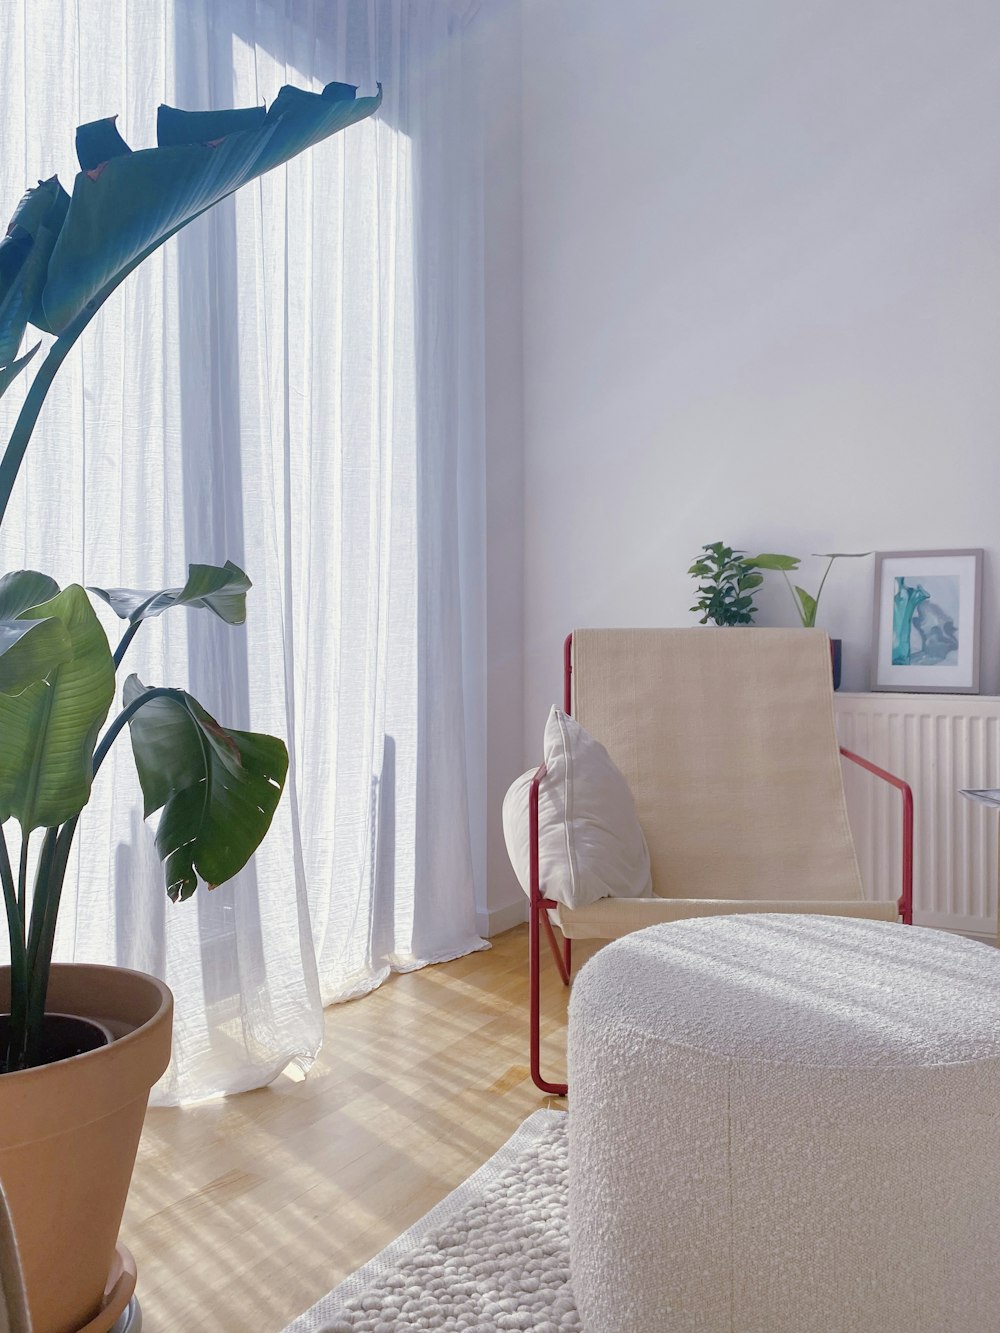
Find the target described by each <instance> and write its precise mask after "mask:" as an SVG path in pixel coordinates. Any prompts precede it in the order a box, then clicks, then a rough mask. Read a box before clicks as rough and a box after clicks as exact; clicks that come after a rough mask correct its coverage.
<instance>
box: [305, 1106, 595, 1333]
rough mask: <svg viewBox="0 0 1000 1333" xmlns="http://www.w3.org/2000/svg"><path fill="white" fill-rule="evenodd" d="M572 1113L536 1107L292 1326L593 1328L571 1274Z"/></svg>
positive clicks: (550, 1331)
mask: <svg viewBox="0 0 1000 1333" xmlns="http://www.w3.org/2000/svg"><path fill="white" fill-rule="evenodd" d="M566 1118H567V1117H566V1113H565V1112H564V1111H536V1112H535V1113H534V1115H532V1116H529V1118H528V1119H527V1120H526V1121H525V1122H524V1124H523V1125H522V1126H521V1128H520V1129H519V1130H518V1131H517V1133H516V1134H515V1135H514V1136H513V1138H511V1139H509V1140H508V1141H507V1143H506V1144H504V1146H503V1147H502V1148H501V1149H500V1151H499V1152H498V1153H497V1154H496V1155H495V1156H494V1157H491V1158H490V1160H489V1161H488V1162H487V1163H486V1165H485V1166H482V1167H480V1168H479V1170H478V1171H477V1172H476V1173H475V1174H474V1175H472V1176H470V1177H469V1179H468V1180H466V1181H465V1182H464V1183H463V1184H461V1185H459V1187H458V1189H456V1190H454V1191H453V1192H452V1193H451V1194H449V1195H448V1197H447V1198H446V1199H444V1200H443V1201H442V1202H441V1203H440V1204H438V1206H437V1207H436V1208H433V1209H432V1210H431V1211H430V1212H429V1213H427V1214H426V1216H425V1217H423V1218H421V1220H420V1221H419V1222H417V1223H416V1225H415V1226H413V1227H411V1228H410V1229H409V1231H407V1232H404V1234H403V1235H402V1236H400V1237H399V1239H398V1240H395V1241H393V1243H392V1244H391V1245H389V1246H388V1247H387V1248H386V1249H384V1250H383V1251H382V1252H381V1254H378V1255H376V1256H375V1258H374V1259H372V1260H371V1261H370V1262H369V1263H367V1264H365V1265H364V1267H363V1268H359V1269H358V1271H357V1272H356V1273H354V1274H353V1275H352V1276H351V1277H349V1278H347V1279H346V1280H345V1281H344V1282H342V1283H341V1284H340V1285H339V1286H338V1287H335V1288H334V1290H333V1291H331V1292H330V1294H329V1295H328V1296H324V1297H323V1299H322V1300H320V1301H318V1302H317V1304H316V1305H314V1306H313V1307H312V1309H311V1310H307V1311H306V1313H305V1314H304V1315H301V1316H300V1317H299V1318H298V1319H296V1320H295V1322H294V1323H292V1324H290V1325H289V1326H288V1328H287V1329H286V1330H285V1333H409V1330H417V1329H420V1330H424V1329H426V1330H429V1331H431V1333H506V1330H516V1329H530V1330H531V1333H581V1329H582V1325H581V1323H580V1318H579V1316H578V1315H577V1312H576V1306H575V1304H574V1302H573V1294H572V1291H571V1289H570V1284H569V1235H568V1224H567V1208H566V1201H567V1184H568V1173H567V1157H566Z"/></svg>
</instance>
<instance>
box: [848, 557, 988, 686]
mask: <svg viewBox="0 0 1000 1333" xmlns="http://www.w3.org/2000/svg"><path fill="white" fill-rule="evenodd" d="M982 578H983V553H982V551H878V552H876V555H875V631H874V636H873V637H874V644H875V653H874V666H873V668H872V682H871V687H872V689H873V690H896V691H897V692H899V693H902V694H910V693H934V694H978V692H979V600H980V588H981V585H982Z"/></svg>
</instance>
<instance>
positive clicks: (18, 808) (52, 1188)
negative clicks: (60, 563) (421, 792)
mask: <svg viewBox="0 0 1000 1333" xmlns="http://www.w3.org/2000/svg"><path fill="white" fill-rule="evenodd" d="M380 98H381V90H379V96H378V97H374V98H366V99H355V97H354V89H353V88H352V87H350V86H348V85H344V84H331V85H329V86H328V87H327V88H325V89H324V90H323V92H322V93H321V94H319V93H316V94H314V93H308V92H303V91H301V90H299V89H295V88H283V89H282V90H281V91H280V93H279V94H278V96H277V98H276V99H275V101H274V103H273V104H272V105H271V107H270V108H269V109H267V110H265V109H264V108H263V107H253V108H249V109H247V110H239V111H221V112H214V113H188V112H182V111H176V110H173V109H171V108H169V107H161V108H160V112H159V116H158V125H157V131H158V132H157V137H158V141H159V147H157V148H155V149H148V150H145V151H142V152H135V153H133V152H131V151H130V150H129V148H128V146H127V145H126V144H125V143H124V141H123V140H122V138H121V136H120V135H119V134H118V131H117V129H116V128H115V124H114V119H113V118H112V119H108V120H102V121H97V122H94V123H92V124H90V125H84V126H81V127H80V129H79V130H78V131H77V151H78V156H79V159H80V166H81V171H80V174H79V176H78V177H77V180H76V185H75V188H74V191H73V197H72V199H70V198H69V196H68V195H67V194H66V193H65V191H64V190H63V189H62V187H61V186H60V184H59V182H58V181H57V180H56V179H55V178H53V179H51V180H48V181H44V182H41V183H40V184H39V185H38V187H37V188H36V189H32V190H29V191H28V193H27V194H26V195H25V196H24V198H23V199H22V200H21V202H20V204H19V205H18V207H17V210H16V211H15V213H14V217H13V219H12V221H11V224H10V227H9V229H8V232H7V235H6V237H5V238H4V239H3V240H2V241H0V393H3V392H5V391H6V390H7V389H8V388H9V387H10V385H11V383H13V381H14V379H15V378H16V377H17V376H18V375H19V374H20V373H21V372H22V371H24V370H25V368H26V367H27V366H28V365H29V363H30V362H31V361H32V359H33V357H34V356H35V354H36V352H37V351H38V345H37V344H36V346H35V347H33V348H32V349H31V350H30V351H28V352H27V353H26V354H25V355H22V356H19V355H18V354H19V351H20V347H21V342H22V339H23V336H24V333H25V330H26V327H27V325H28V323H29V322H30V323H32V324H34V325H35V326H36V327H38V328H40V329H42V330H43V331H44V332H48V333H51V334H53V335H54V341H53V342H52V344H51V345H50V347H49V349H48V352H47V355H46V356H45V359H44V360H43V361H42V362H41V364H40V365H39V367H38V369H37V372H36V374H35V376H34V379H33V382H32V384H31V386H30V388H29V390H28V392H27V394H26V396H25V399H24V405H23V407H22V409H21V412H20V414H19V416H18V418H17V421H16V424H15V426H14V429H13V432H12V434H11V437H10V441H9V443H8V445H7V448H6V451H5V453H4V455H3V458H2V460H0V521H2V518H3V514H4V512H5V511H6V508H7V504H8V502H9V500H10V496H11V492H12V490H13V487H14V483H15V481H16V478H17V474H18V470H19V468H20V465H21V462H22V460H23V458H24V455H25V451H26V449H27V447H28V444H29V442H30V439H31V434H32V430H33V428H34V425H35V423H36V421H37V419H38V414H39V412H40V410H41V407H42V404H43V402H44V400H45V395H46V393H47V391H48V389H49V387H50V385H51V383H52V381H53V378H54V376H55V374H56V372H57V371H58V369H59V366H60V365H61V364H62V361H63V359H64V358H65V356H66V353H67V352H68V350H69V348H70V347H71V346H72V345H73V343H74V342H75V341H76V340H77V338H78V337H79V336H80V334H81V333H82V332H83V330H84V329H85V328H86V326H87V324H89V322H90V320H91V319H92V318H93V317H94V315H95V313H96V312H97V310H98V309H99V308H100V306H101V305H102V304H103V303H104V301H105V300H106V299H107V298H108V296H109V295H110V294H111V293H112V292H113V291H114V289H115V288H116V287H117V286H118V285H119V283H121V282H122V281H123V280H124V278H125V277H127V275H128V274H129V273H130V272H131V271H132V269H133V268H135V267H136V266H137V265H138V264H139V263H141V262H142V260H143V259H145V258H146V257H147V256H148V255H149V254H151V253H152V252H153V251H154V250H155V249H157V248H158V247H159V246H160V245H162V244H163V242H164V241H166V240H167V239H168V238H169V237H170V236H171V235H173V234H174V232H176V231H178V230H179V229H180V228H181V227H183V226H185V225H186V224H187V223H188V222H190V221H192V220H193V219H194V218H195V217H197V216H199V214H201V213H203V212H204V211H205V210H206V209H208V208H210V207H212V205H213V204H215V203H216V202H218V201H219V200H220V199H222V198H224V197H225V196H227V195H229V194H231V193H233V191H235V190H236V189H237V188H238V187H239V186H240V185H242V184H244V183H245V182H246V181H248V180H251V179H253V178H254V177H255V176H258V175H261V174H262V173H263V172H265V171H268V170H270V169H271V168H272V167H274V166H278V165H280V164H281V163H282V162H285V161H287V160H288V159H289V158H291V157H293V156H294V155H295V154H297V153H298V152H300V151H302V150H303V149H305V148H308V147H310V146H311V145H312V144H315V143H317V142H319V141H320V140H321V139H323V138H326V137H328V136H329V135H331V134H333V133H335V132H336V131H337V130H340V129H343V128H345V127H346V126H348V125H350V124H353V123H354V122H356V121H358V120H361V119H363V118H364V117H365V116H368V115H371V114H372V112H374V111H375V109H376V108H377V106H378V104H379V101H380ZM249 587H250V581H249V579H248V578H247V576H246V575H245V574H244V573H243V571H242V570H241V569H239V568H237V566H235V565H233V564H232V563H229V562H227V563H226V564H225V565H224V566H209V565H198V564H193V565H190V566H189V569H188V576H187V579H186V581H185V582H184V583H183V585H181V586H178V587H172V588H161V589H144V590H134V589H127V588H110V589H98V588H95V589H92V590H91V591H92V593H93V594H94V595H95V596H97V597H99V598H101V599H102V600H103V601H105V602H106V603H108V605H110V607H111V608H112V609H113V610H114V611H115V613H116V614H117V615H118V616H119V617H120V618H121V619H122V620H123V621H124V626H125V627H124V632H123V634H122V636H121V640H120V642H119V643H118V644H117V646H116V648H115V649H114V650H113V651H112V648H111V646H110V644H109V642H108V639H107V636H106V635H105V632H104V630H103V628H102V626H101V623H100V621H99V620H98V618H97V616H96V614H95V612H94V608H93V606H92V605H91V602H90V598H89V597H88V595H87V592H86V591H85V590H84V589H83V588H82V587H80V586H78V585H70V586H69V587H66V588H59V587H58V585H57V584H56V583H55V581H54V580H53V579H51V578H49V577H48V576H47V575H46V574H44V573H39V572H37V571H32V570H19V571H16V572H13V573H10V574H8V575H6V576H5V577H3V578H2V579H0V738H2V739H0V889H2V893H3V899H4V906H5V912H6V920H7V929H8V938H9V943H10V959H11V961H10V965H9V967H6V968H4V969H0V1014H3V1015H4V1016H3V1017H2V1018H0V1183H2V1186H3V1190H4V1192H5V1194H6V1197H7V1202H8V1205H9V1208H10V1213H11V1217H12V1220H13V1228H14V1232H15V1235H16V1236H17V1241H18V1246H19V1249H20V1254H21V1261H22V1266H23V1270H24V1277H25V1285H26V1289H27V1303H28V1308H29V1311H30V1316H31V1320H32V1325H33V1328H34V1330H35V1333H73V1331H74V1330H78V1329H83V1328H84V1327H86V1329H87V1331H88V1333H99V1330H102V1329H106V1328H110V1327H111V1324H113V1323H114V1322H115V1320H116V1319H117V1317H118V1315H119V1314H121V1312H122V1310H123V1309H124V1308H125V1306H126V1304H127V1302H128V1299H129V1297H130V1295H131V1288H132V1287H133V1286H134V1270H133V1271H132V1273H131V1274H130V1273H129V1271H128V1270H127V1265H124V1264H123V1263H122V1262H121V1261H120V1260H119V1261H115V1253H116V1251H115V1245H116V1239H117V1234H118V1228H119V1225H120V1222H121V1215H122V1211H123V1208H124V1203H125V1195H126V1192H127V1189H128V1182H129V1178H130V1176H131V1171H132V1166H133V1164H134V1159H135V1153H136V1149H137V1146H138V1140H139V1134H140V1131H141V1127H142V1119H143V1115H144V1113H145V1108H146V1103H147V1099H148V1095H149V1090H150V1088H151V1086H152V1084H153V1083H154V1082H155V1081H156V1080H157V1078H159V1076H160V1075H161V1074H162V1072H163V1070H164V1069H165V1067H166V1064H167V1061H168V1059H169V1052H170V1019H171V1006H172V1001H171V997H170V994H169V991H168V990H167V989H166V987H165V986H164V985H163V984H162V983H161V982H160V981H158V980H156V979H155V978H152V977H146V976H143V975H142V974H140V973H134V972H129V971H127V970H124V969H119V968H108V967H96V966H88V965H77V964H73V965H60V964H53V962H52V951H53V943H54V939H55V930H56V923H57V919H58V912H59V900H60V894H61V891H62V886H63V881H64V878H65V875H66V868H67V860H68V857H69V853H70V849H71V847H72V844H73V840H74V837H75V835H76V832H77V828H78V825H79V822H80V819H81V815H82V813H83V811H84V809H85V807H86V804H87V801H88V799H89V796H90V792H91V786H92V783H93V781H94V780H95V778H98V779H99V776H100V769H101V766H102V764H103V761H104V759H105V757H106V756H107V754H108V751H109V749H110V747H111V746H112V745H113V744H114V743H115V742H116V741H117V740H118V739H119V738H120V737H121V735H122V734H123V732H124V731H125V730H126V728H127V729H128V731H129V733H130V737H131V742H132V748H133V752H134V755H135V760H136V767H137V769H138V774H139V781H140V785H141V788H142V792H143V798H144V803H145V814H146V815H147V816H148V815H150V814H152V813H153V812H155V811H160V812H161V814H160V821H159V825H158V828H157V833H156V846H157V850H158V852H159V855H160V858H161V860H162V862H163V866H164V871H165V880H166V890H167V893H168V894H169V896H170V897H171V898H172V899H173V900H174V901H182V900H184V899H186V898H189V897H190V896H191V895H192V894H193V893H194V892H195V890H196V889H197V887H198V885H199V883H200V882H204V883H205V884H207V886H208V887H209V888H211V887H213V886H214V885H217V884H221V883H223V882H224V881H225V880H227V879H230V878H231V877H232V876H233V875H235V874H236V873H237V871H238V870H240V869H241V868H242V867H243V866H244V865H245V864H246V862H247V860H248V859H249V858H250V856H251V855H252V854H253V852H254V851H255V850H256V848H257V846H258V845H259V844H260V842H261V840H262V839H263V837H264V835H265V833H266V832H267V828H268V826H269V824H270V822H271V818H272V815H273V813H274V810H275V808H276V806H277V803H278V800H279V798H280V795H281V791H282V787H283V784H284V780H285V774H286V769H287V763H288V757H287V752H286V750H285V746H284V744H283V742H282V741H280V740H278V739H277V738H275V737H273V736H265V735H260V734H256V733H252V732H242V731H234V730H232V729H229V728H227V727H225V726H222V725H220V724H219V723H218V722H217V721H216V720H215V719H214V718H213V717H211V716H210V715H209V714H208V713H207V712H206V710H205V709H204V708H202V706H201V705H200V704H199V703H198V702H197V700H196V699H194V698H193V697H192V696H191V695H190V694H188V693H187V692H186V691H184V690H183V689H178V688H173V687H164V686H156V687H147V686H146V685H144V684H143V683H142V682H141V681H140V680H139V679H138V677H136V676H134V675H131V676H128V677H127V678H126V679H125V681H124V686H123V691H122V699H121V707H120V709H119V710H118V711H117V712H116V713H115V715H114V717H113V719H112V721H111V722H110V724H109V725H107V726H106V727H105V722H106V719H107V718H108V716H109V713H110V711H111V707H112V703H113V700H114V696H115V673H116V670H117V669H118V668H119V667H120V666H121V664H122V661H123V658H124V656H125V654H126V651H127V649H128V647H129V644H130V643H131V642H132V640H133V638H134V637H135V635H136V634H137V633H138V632H139V631H140V629H141V627H142V625H143V624H144V623H145V621H146V620H148V619H150V618H151V617H154V616H158V615H161V614H163V613H164V612H165V611H168V610H170V609H172V608H174V607H178V606H186V607H189V608H193V609H201V610H206V611H209V612H211V613H212V614H214V615H216V616H218V617H220V618H221V619H222V620H224V621H226V622H227V623H229V624H239V623H241V622H242V621H243V619H244V618H245V601H246V592H247V590H248V588H249ZM102 728H103V731H102ZM12 821H16V822H17V824H18V825H19V826H20V837H19V840H18V842H17V843H14V842H13V841H12V840H11V841H8V836H7V833H6V832H5V830H6V829H8V828H9V825H10V823H11V822H12ZM15 846H16V847H17V852H16V855H14V854H12V847H15ZM56 1015H63V1016H64V1017H56ZM81 1019H82V1020H96V1026H95V1025H94V1024H93V1023H92V1022H89V1021H84V1022H83V1023H82V1024H81V1022H80V1020H81ZM116 1279H117V1280H116ZM106 1287H110V1288H111V1289H112V1295H111V1297H110V1298H106V1296H105V1288H106Z"/></svg>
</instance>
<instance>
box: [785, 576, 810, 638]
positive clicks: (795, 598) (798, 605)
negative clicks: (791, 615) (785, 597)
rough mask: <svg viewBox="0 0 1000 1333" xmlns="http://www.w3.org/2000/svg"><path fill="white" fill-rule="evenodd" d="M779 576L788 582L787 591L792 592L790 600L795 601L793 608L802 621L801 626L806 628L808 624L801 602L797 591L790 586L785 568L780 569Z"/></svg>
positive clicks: (790, 581) (790, 582)
mask: <svg viewBox="0 0 1000 1333" xmlns="http://www.w3.org/2000/svg"><path fill="white" fill-rule="evenodd" d="M781 577H782V578H783V579H784V580H785V582H786V583H787V584H788V591H789V592H790V593H791V594H792V601H793V602H794V603H795V610H796V612H797V613H798V617H799V619H800V620H801V621H802V624H803V626H804V627H805V628H806V629H808V628H809V626H808V624H807V622H806V616H805V612H804V611H803V609H802V603H801V602H800V601H799V595H798V593H797V592H796V591H795V589H794V588H793V587H792V580H791V579H790V578H789V577H788V575H787V573H786V572H785V570H782V571H781Z"/></svg>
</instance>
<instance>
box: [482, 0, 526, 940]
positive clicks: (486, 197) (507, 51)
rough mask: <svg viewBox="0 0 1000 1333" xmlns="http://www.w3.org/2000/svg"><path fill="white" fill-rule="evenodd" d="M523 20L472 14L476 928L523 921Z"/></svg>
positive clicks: (512, 8)
mask: <svg viewBox="0 0 1000 1333" xmlns="http://www.w3.org/2000/svg"><path fill="white" fill-rule="evenodd" d="M520 20H521V11H520V4H519V0H491V3H490V4H489V5H488V6H485V7H483V8H482V9H480V11H479V13H478V15H477V27H476V33H477V36H478V37H479V40H480V42H481V44H482V47H483V63H482V68H483V88H482V105H483V109H484V112H485V115H484V125H485V158H484V163H485V171H484V180H483V227H484V241H485V252H486V271H485V277H484V281H485V289H484V302H483V305H484V311H485V329H484V335H485V345H486V378H485V385H484V388H485V401H486V533H485V542H486V714H487V716H486V739H487V755H488V762H487V772H486V792H485V799H486V810H485V824H486V894H485V900H484V901H480V902H479V903H477V907H478V910H479V929H480V931H482V932H483V933H484V934H497V933H498V932H499V931H502V930H507V929H508V928H509V927H510V926H513V925H515V924H516V923H517V922H518V921H521V920H523V919H524V916H525V914H526V913H525V898H524V895H523V893H522V892H521V890H520V888H519V887H518V885H517V882H516V880H515V879H514V875H513V872H512V871H511V868H510V862H509V861H508V859H507V852H506V848H505V847H504V841H503V829H502V825H501V822H500V807H501V804H502V802H503V797H504V793H505V792H506V790H507V788H508V787H509V786H510V784H511V782H512V781H513V780H514V778H515V777H516V776H517V775H518V774H519V773H520V772H521V771H522V770H523V769H524V768H525V766H526V763H525V761H524V760H523V758H522V749H523V746H522V734H523V717H524V673H523V655H522V642H523V633H524V448H523V442H524V419H523V413H522V398H523V389H522V343H521V21H520Z"/></svg>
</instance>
